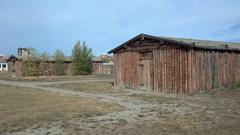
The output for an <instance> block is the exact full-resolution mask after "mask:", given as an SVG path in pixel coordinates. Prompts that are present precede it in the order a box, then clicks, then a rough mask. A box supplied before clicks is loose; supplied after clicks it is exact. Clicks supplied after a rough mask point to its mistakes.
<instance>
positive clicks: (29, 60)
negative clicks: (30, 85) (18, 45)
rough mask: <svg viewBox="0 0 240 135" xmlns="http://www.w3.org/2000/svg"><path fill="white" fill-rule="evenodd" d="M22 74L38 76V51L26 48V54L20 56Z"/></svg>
mask: <svg viewBox="0 0 240 135" xmlns="http://www.w3.org/2000/svg"><path fill="white" fill-rule="evenodd" d="M22 59H23V62H22V68H21V71H22V75H23V76H39V63H40V57H39V53H38V51H37V50H36V49H34V48H28V55H26V56H23V57H22Z"/></svg>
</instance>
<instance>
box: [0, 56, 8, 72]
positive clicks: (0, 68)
mask: <svg viewBox="0 0 240 135" xmlns="http://www.w3.org/2000/svg"><path fill="white" fill-rule="evenodd" d="M0 72H8V63H7V57H6V56H5V55H0Z"/></svg>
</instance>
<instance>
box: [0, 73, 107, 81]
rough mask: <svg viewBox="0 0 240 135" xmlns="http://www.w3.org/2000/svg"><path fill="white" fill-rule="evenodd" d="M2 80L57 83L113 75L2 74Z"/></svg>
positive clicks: (0, 75)
mask: <svg viewBox="0 0 240 135" xmlns="http://www.w3.org/2000/svg"><path fill="white" fill-rule="evenodd" d="M0 79H2V80H10V81H37V82H49V81H50V82H55V81H74V80H92V79H112V75H84V76H83V75H78V76H72V75H64V76H36V77H34V76H32V77H12V76H11V75H9V74H0Z"/></svg>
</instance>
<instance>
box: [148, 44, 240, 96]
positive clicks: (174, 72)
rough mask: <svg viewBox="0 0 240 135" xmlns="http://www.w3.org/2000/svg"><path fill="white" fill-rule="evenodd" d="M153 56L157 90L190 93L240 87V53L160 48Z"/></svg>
mask: <svg viewBox="0 0 240 135" xmlns="http://www.w3.org/2000/svg"><path fill="white" fill-rule="evenodd" d="M153 52H154V58H153V63H154V90H155V91H161V92H174V93H191V92H197V91H209V90H211V89H215V88H224V87H228V86H231V85H234V84H239V83H240V53H236V52H227V51H214V50H195V49H175V48H161V49H159V50H155V51H153Z"/></svg>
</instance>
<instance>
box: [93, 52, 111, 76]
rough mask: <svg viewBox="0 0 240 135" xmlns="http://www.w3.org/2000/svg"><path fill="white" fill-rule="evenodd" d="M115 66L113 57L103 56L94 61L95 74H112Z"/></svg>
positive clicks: (95, 58)
mask: <svg viewBox="0 0 240 135" xmlns="http://www.w3.org/2000/svg"><path fill="white" fill-rule="evenodd" d="M113 66H114V64H113V57H112V56H109V55H101V56H98V57H94V58H93V59H92V70H93V74H112V73H113Z"/></svg>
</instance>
